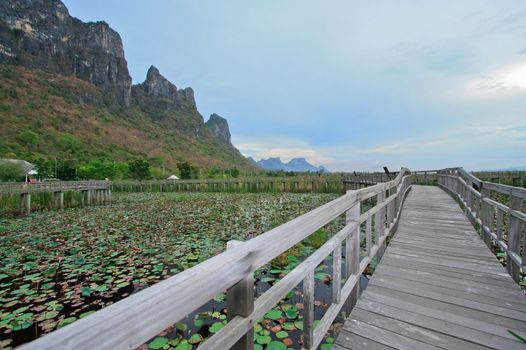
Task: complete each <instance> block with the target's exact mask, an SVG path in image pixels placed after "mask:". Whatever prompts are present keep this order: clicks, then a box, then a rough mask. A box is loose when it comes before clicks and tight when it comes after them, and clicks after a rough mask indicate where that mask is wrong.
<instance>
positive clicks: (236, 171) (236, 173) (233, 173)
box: [229, 168, 239, 177]
mask: <svg viewBox="0 0 526 350" xmlns="http://www.w3.org/2000/svg"><path fill="white" fill-rule="evenodd" d="M229 172H230V176H232V177H239V169H238V168H232V169H230V170H229Z"/></svg>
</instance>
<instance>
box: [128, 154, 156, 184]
mask: <svg viewBox="0 0 526 350" xmlns="http://www.w3.org/2000/svg"><path fill="white" fill-rule="evenodd" d="M128 167H129V171H130V176H131V177H132V178H133V179H136V180H146V179H149V178H150V177H151V174H150V163H148V162H147V161H146V160H143V159H135V160H132V161H131V162H129V163H128Z"/></svg>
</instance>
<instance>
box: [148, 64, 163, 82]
mask: <svg viewBox="0 0 526 350" xmlns="http://www.w3.org/2000/svg"><path fill="white" fill-rule="evenodd" d="M160 75H161V72H159V69H157V67H155V66H154V65H151V66H150V68H148V72H147V73H146V81H148V80H154V79H156V77H158V76H160Z"/></svg>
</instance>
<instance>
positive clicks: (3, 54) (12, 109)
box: [0, 0, 255, 170]
mask: <svg viewBox="0 0 526 350" xmlns="http://www.w3.org/2000/svg"><path fill="white" fill-rule="evenodd" d="M0 73H1V74H0V122H1V123H2V126H3V127H2V128H0V157H1V156H5V157H13V156H15V157H21V158H22V157H25V158H29V159H31V158H35V157H43V158H49V157H57V156H59V157H69V158H74V159H78V160H79V161H89V160H90V159H92V158H95V157H111V158H112V159H116V160H128V159H130V158H133V157H138V156H139V157H145V158H159V157H162V158H163V159H165V161H166V164H165V165H166V166H168V167H170V166H172V167H174V166H175V164H176V163H177V162H179V161H183V160H187V161H190V162H191V163H192V164H195V165H197V166H201V167H211V166H216V167H220V168H228V167H233V166H236V167H239V168H243V169H250V170H254V169H255V167H254V165H253V164H251V163H250V162H249V161H248V160H246V158H244V157H243V156H242V155H241V154H240V153H239V151H238V150H237V149H236V148H235V147H234V146H232V144H231V143H230V131H229V128H228V122H227V121H226V120H225V119H223V118H221V117H219V116H217V115H215V114H214V115H212V116H211V118H210V120H209V121H208V122H207V123H206V124H205V122H204V119H203V117H202V116H201V114H200V113H199V111H198V110H197V106H196V101H195V98H194V92H193V90H192V89H191V88H189V87H188V88H184V89H178V88H177V87H176V85H175V84H173V83H171V82H170V81H169V80H168V79H166V78H165V77H164V76H163V75H162V74H161V73H160V71H159V70H158V69H157V68H156V67H154V66H151V67H150V69H149V70H148V72H147V74H146V79H145V81H144V82H143V83H141V84H136V85H133V86H132V80H131V77H130V74H129V72H128V67H127V62H126V58H125V55H124V49H123V44H122V40H121V38H120V35H119V34H118V33H117V32H116V31H114V30H113V29H111V28H110V27H109V25H108V24H107V23H105V22H94V23H93V22H90V23H85V22H82V21H80V20H79V19H77V18H74V17H72V16H70V14H69V12H68V10H67V8H66V6H65V5H64V4H63V3H62V2H61V1H59V0H2V1H1V2H0ZM22 134H24V135H26V137H25V136H24V135H22ZM21 135H22V136H21ZM27 135H34V136H32V137H29V138H28V137H27ZM28 139H30V142H28V141H27V140H28ZM64 140H66V141H64ZM68 140H69V141H68Z"/></svg>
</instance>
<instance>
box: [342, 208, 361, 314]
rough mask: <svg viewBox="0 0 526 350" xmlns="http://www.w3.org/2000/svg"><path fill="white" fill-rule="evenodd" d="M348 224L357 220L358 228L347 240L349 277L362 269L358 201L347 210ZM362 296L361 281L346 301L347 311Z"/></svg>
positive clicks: (347, 272)
mask: <svg viewBox="0 0 526 350" xmlns="http://www.w3.org/2000/svg"><path fill="white" fill-rule="evenodd" d="M346 216H347V224H350V223H352V222H356V224H357V225H356V229H355V230H353V231H352V232H351V234H350V235H349V236H348V237H347V239H346V240H345V275H346V277H347V279H349V278H350V277H352V276H356V275H358V273H359V271H360V202H359V201H357V202H356V204H355V205H353V206H352V207H351V208H350V209H349V210H348V211H347V214H346ZM359 296H360V281H359V278H358V281H357V282H356V285H355V286H354V288H353V290H352V291H351V294H350V295H349V298H348V299H347V301H346V302H345V311H346V313H347V315H350V313H351V310H352V308H353V307H354V305H356V302H357V301H358V297H359Z"/></svg>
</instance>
